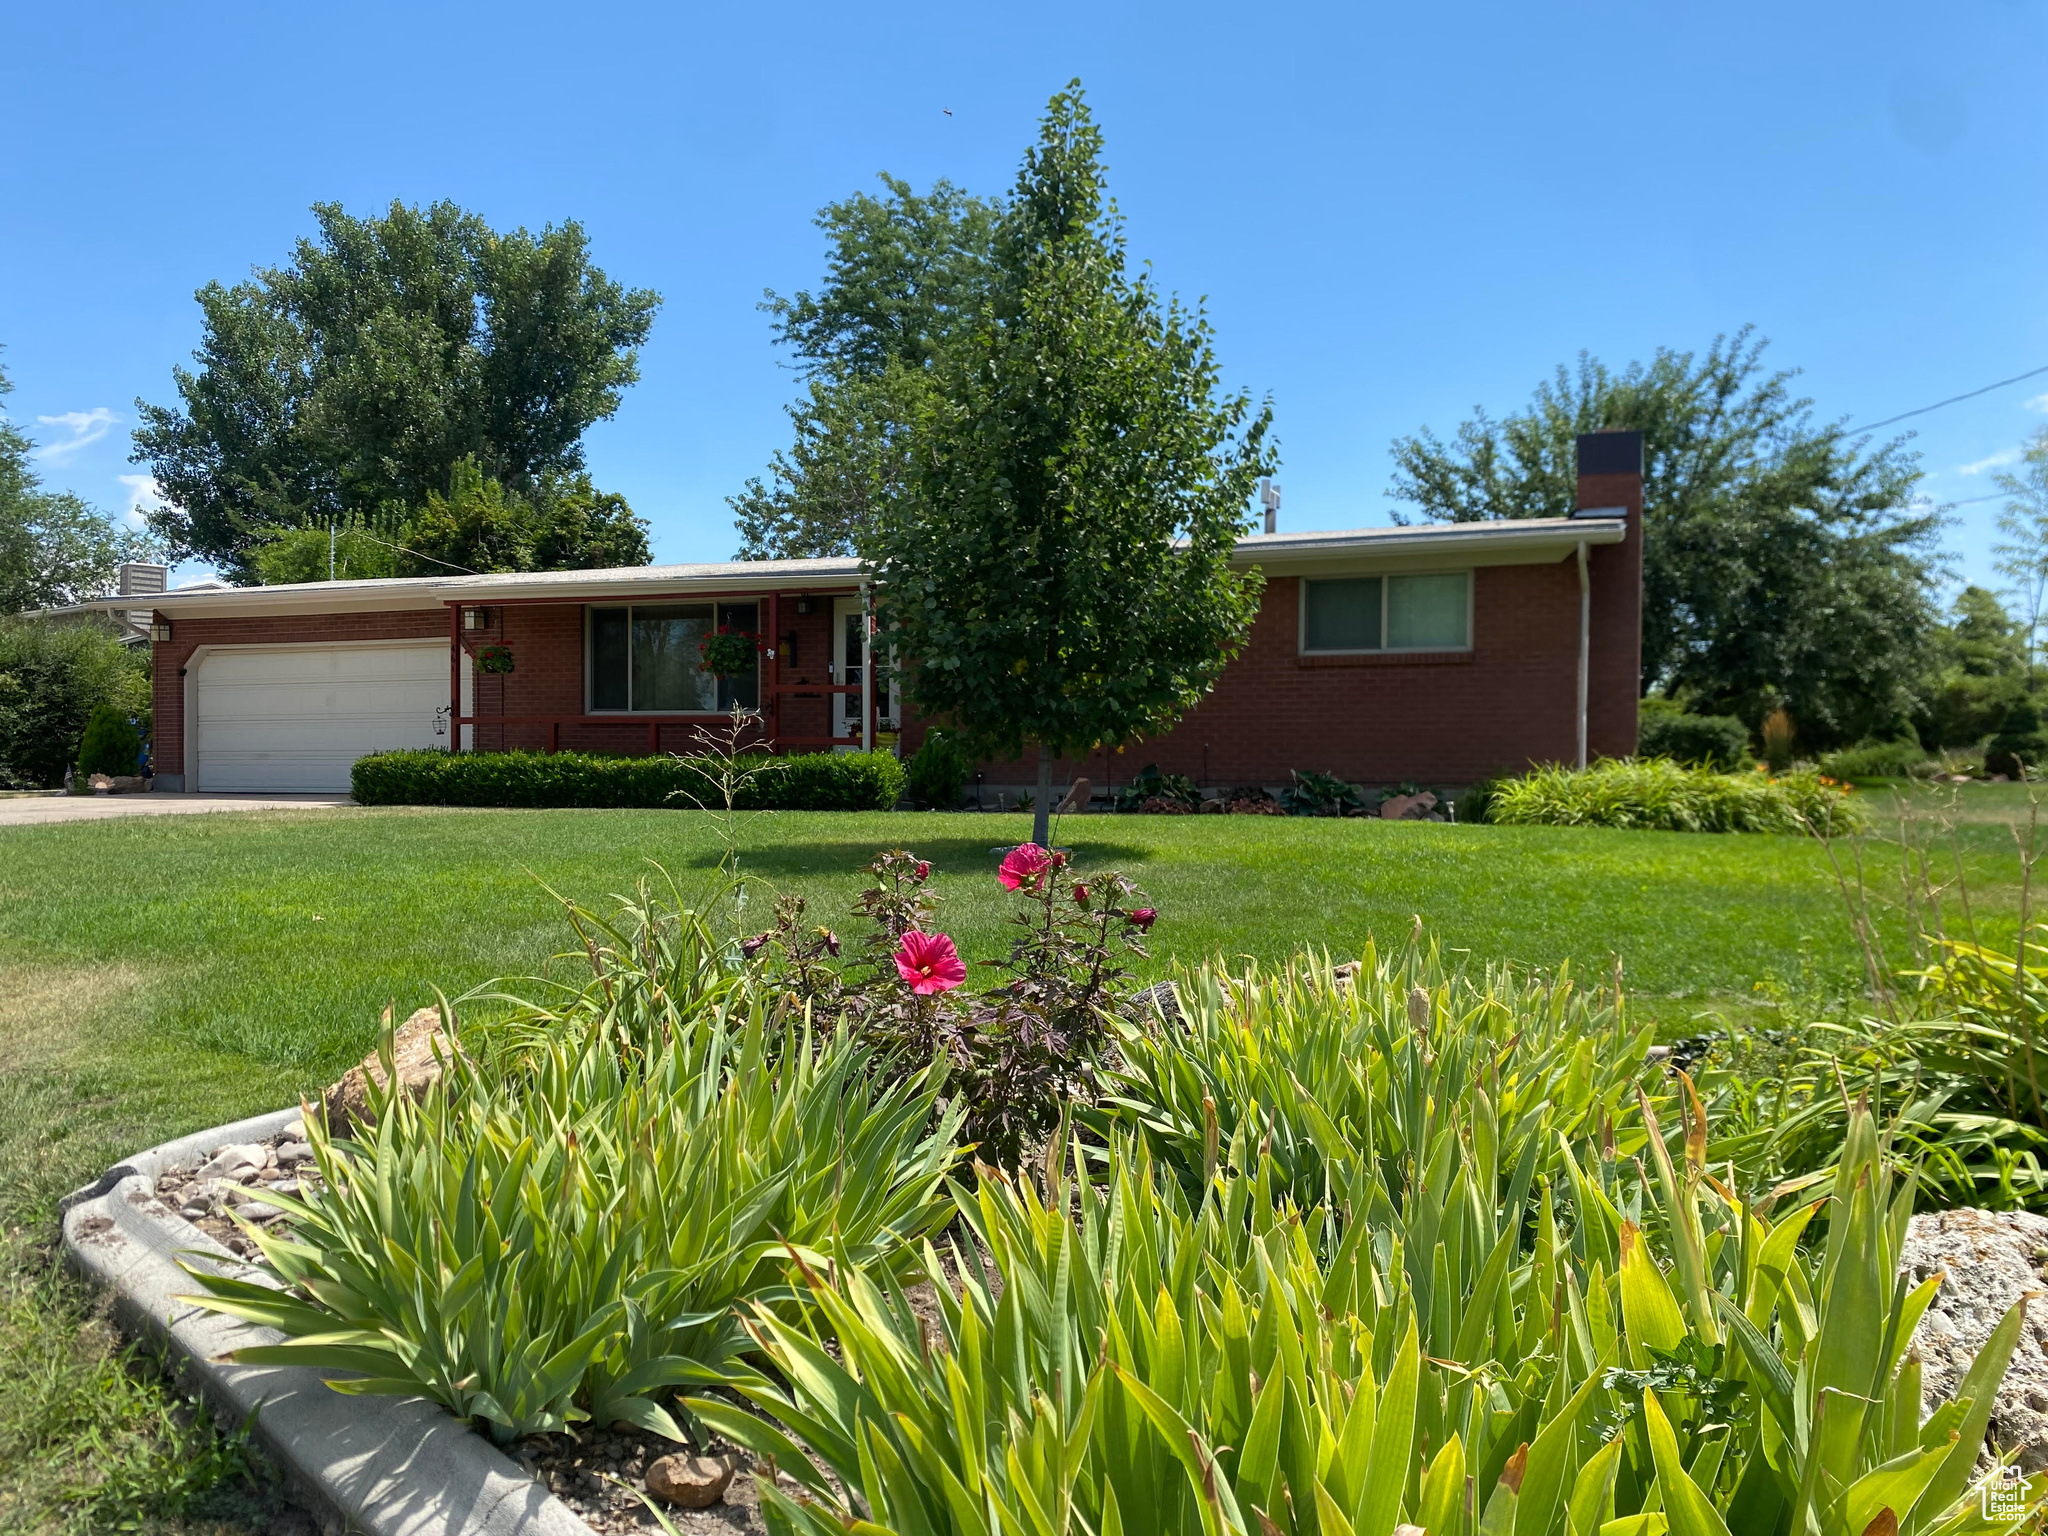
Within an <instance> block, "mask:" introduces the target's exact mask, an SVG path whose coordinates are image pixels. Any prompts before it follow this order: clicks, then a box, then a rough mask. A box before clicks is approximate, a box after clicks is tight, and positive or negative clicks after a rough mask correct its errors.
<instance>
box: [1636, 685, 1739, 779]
mask: <svg viewBox="0 0 2048 1536" xmlns="http://www.w3.org/2000/svg"><path fill="white" fill-rule="evenodd" d="M1636 752H1637V754H1638V755H1639V756H1642V757H1668V758H1670V759H1672V760H1673V761H1674V762H1680V763H1695V764H1698V765H1700V766H1702V767H1707V768H1718V769H1720V770H1722V771H1723V772H1726V771H1727V770H1729V769H1731V768H1746V767H1748V766H1749V764H1750V763H1751V762H1752V761H1753V759H1752V758H1751V756H1750V751H1749V727H1748V726H1746V725H1744V724H1743V723H1742V722H1741V721H1740V720H1738V719H1736V718H1735V717H1734V716H1733V715H1690V714H1687V713H1686V712H1685V711H1684V710H1682V709H1680V708H1678V707H1677V706H1676V705H1674V704H1671V703H1669V702H1668V701H1666V700H1663V699H1655V698H1650V699H1644V700H1643V701H1642V704H1641V706H1640V707H1639V712H1638V714H1637V716H1636Z"/></svg>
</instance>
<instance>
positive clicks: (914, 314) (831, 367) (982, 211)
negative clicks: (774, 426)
mask: <svg viewBox="0 0 2048 1536" xmlns="http://www.w3.org/2000/svg"><path fill="white" fill-rule="evenodd" d="M881 180H882V184H883V187H884V189H885V194H884V195H883V196H881V197H874V196H870V195H869V194H867V193H865V192H861V193H856V194H855V195H854V196H852V197H850V198H847V199H846V200H844V201H843V202H837V203H832V204H829V205H828V206H827V207H825V208H824V209H823V210H822V211H821V212H820V213H819V215H818V218H817V224H818V227H819V228H820V229H822V230H824V231H825V234H826V236H827V238H828V241H829V245H830V254H829V255H828V257H827V260H826V272H825V281H824V283H823V285H822V286H821V287H820V288H819V290H818V291H817V292H816V293H812V292H810V291H808V290H805V291H802V292H799V293H797V294H796V295H795V296H794V297H791V298H784V297H783V296H781V295H779V294H776V293H774V292H772V291H771V292H770V293H769V294H768V296H767V299H766V301H765V302H764V303H763V304H762V306H761V307H762V308H763V309H764V310H766V311H767V312H768V313H769V314H770V315H771V316H772V317H773V328H774V331H775V339H776V342H777V343H778V344H779V345H781V346H784V347H787V348H788V349H789V352H790V354H791V356H792V358H793V360H794V362H793V366H794V367H795V368H796V369H797V370H798V371H799V372H800V373H801V374H802V375H803V378H804V394H803V397H802V398H801V399H800V400H798V401H797V402H796V403H795V404H793V405H791V406H790V407H789V408H788V409H789V417H790V423H791V425H792V426H793V427H794V429H795V440H794V442H793V444H792V445H791V447H790V448H789V449H788V450H787V451H786V452H779V453H777V454H776V455H775V459H774V462H773V463H772V464H771V465H770V466H769V474H768V479H767V481H766V482H765V483H764V482H763V481H762V480H761V479H760V478H758V477H756V478H754V479H751V480H749V481H748V482H747V484H746V486H745V488H744V489H742V490H741V492H740V493H739V494H738V495H737V496H733V497H729V498H728V501H729V503H730V505H731V507H732V509H733V512H734V514H735V517H734V521H735V524H736V526H737V527H738V529H739V532H740V558H742V559H756V560H759V559H769V558H774V557H783V558H802V557H807V556H816V555H850V554H853V553H855V552H856V551H857V550H858V548H859V547H860V542H861V539H862V538H863V537H864V536H865V534H866V532H867V530H869V529H870V528H872V527H873V526H874V524H875V521H876V519H877V518H878V517H879V515H880V509H881V507H882V505H883V504H884V503H885V502H886V501H888V500H890V499H892V498H895V497H898V496H901V495H902V494H903V493H904V486H905V482H906V476H907V475H908V472H909V462H910V461H909V438H910V429H911V425H912V423H914V422H915V420H916V419H917V415H918V410H919V407H920V403H921V401H922V400H923V398H924V392H925V390H926V388H927V387H928V384H929V381H930V379H931V377H932V374H933V371H934V369H935V367H936V364H937V360H938V358H939V356H940V354H941V353H942V351H943V350H944V349H945V347H946V346H947V345H948V343H949V342H950V341H951V340H952V339H953V338H954V337H955V336H956V335H958V334H959V333H960V332H961V331H962V330H963V329H964V328H965V327H967V326H968V325H970V324H971V323H972V321H973V317H974V316H975V315H977V314H978V313H979V312H980V309H981V307H982V305H983V303H984V302H985V300H986V298H987V294H988V287H989V282H990V277H991V274H992V271H993V267H992V261H993V252H994V238H995V234H994V232H995V226H996V221H997V219H998V218H999V217H1000V214H1001V205H1000V204H997V203H993V202H988V201H985V200H983V199H981V198H977V197H973V196H970V195H969V194H967V193H965V192H963V191H961V190H960V189H959V188H958V187H956V186H954V185H953V184H952V183H950V182H946V181H940V182H938V183H937V184H935V185H934V186H933V187H932V190H931V191H930V192H929V193H925V194H922V195H920V194H919V193H917V192H915V191H913V190H912V189H911V187H910V185H909V184H908V183H907V182H903V181H900V180H898V179H897V178H895V177H892V176H883V177H882V178H881Z"/></svg>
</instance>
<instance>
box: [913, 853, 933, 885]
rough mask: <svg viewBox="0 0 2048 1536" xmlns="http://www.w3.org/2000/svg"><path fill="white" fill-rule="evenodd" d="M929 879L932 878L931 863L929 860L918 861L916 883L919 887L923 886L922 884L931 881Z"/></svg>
mask: <svg viewBox="0 0 2048 1536" xmlns="http://www.w3.org/2000/svg"><path fill="white" fill-rule="evenodd" d="M931 877H932V866H931V861H930V860H929V859H919V860H918V861H917V883H918V884H919V885H922V884H924V883H925V881H927V880H929V879H931Z"/></svg>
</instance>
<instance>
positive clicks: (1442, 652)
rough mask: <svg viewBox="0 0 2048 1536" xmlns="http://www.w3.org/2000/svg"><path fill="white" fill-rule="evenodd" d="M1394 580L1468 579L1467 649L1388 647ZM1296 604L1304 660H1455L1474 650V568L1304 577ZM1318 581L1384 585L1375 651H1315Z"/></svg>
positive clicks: (1299, 645)
mask: <svg viewBox="0 0 2048 1536" xmlns="http://www.w3.org/2000/svg"><path fill="white" fill-rule="evenodd" d="M1390 576H1462V577H1464V578H1465V643H1464V644H1463V645H1388V644H1387V620H1388V615H1389V612H1390V606H1391V605H1390V604H1389V603H1388V601H1387V578H1388V577H1390ZM1299 580H1300V583H1301V586H1300V588H1299V590H1298V591H1297V593H1296V599H1297V600H1296V602H1295V605H1294V607H1295V616H1294V617H1295V636H1294V648H1295V653H1296V654H1297V655H1301V656H1452V655H1458V654H1461V653H1464V652H1468V651H1470V650H1471V649H1472V621H1473V589H1474V588H1475V587H1477V586H1478V583H1477V582H1476V581H1474V580H1473V579H1472V568H1471V567H1470V566H1452V567H1450V568H1449V569H1447V570H1446V569H1436V570H1427V571H1359V572H1357V573H1356V574H1347V575H1331V576H1303V577H1300V578H1299ZM1318 581H1377V582H1378V583H1379V584H1380V643H1379V645H1378V647H1377V648H1375V649H1373V650H1321V649H1316V650H1311V649H1310V648H1309V643H1308V589H1309V588H1310V586H1312V585H1313V584H1314V583H1316V582H1318Z"/></svg>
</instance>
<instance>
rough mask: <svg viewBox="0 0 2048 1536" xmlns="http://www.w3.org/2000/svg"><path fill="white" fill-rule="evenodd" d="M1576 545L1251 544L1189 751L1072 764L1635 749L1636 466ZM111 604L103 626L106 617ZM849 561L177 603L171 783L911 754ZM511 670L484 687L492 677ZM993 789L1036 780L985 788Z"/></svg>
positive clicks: (1390, 762) (1128, 770) (1473, 756)
mask: <svg viewBox="0 0 2048 1536" xmlns="http://www.w3.org/2000/svg"><path fill="white" fill-rule="evenodd" d="M1578 502H1579V507H1580V511H1579V512H1578V513H1577V515H1575V516H1573V517H1570V518H1556V519H1544V520H1523V521H1501V522H1487V523H1460V524H1442V525H1432V526H1427V527H1415V528H1364V529H1357V530H1353V531H1350V532H1343V533H1300V534H1281V533H1273V534H1262V535H1254V536H1252V537H1248V538H1246V539H1245V540H1244V541H1243V542H1242V543H1241V544H1240V545H1239V548H1238V559H1239V562H1240V563H1241V564H1242V565H1245V566H1257V567H1258V568H1259V569H1260V570H1261V571H1263V572H1264V574H1265V577H1266V589H1265V596H1264V599H1263V601H1262V606H1261V609H1260V613H1259V616H1258V619H1257V621H1256V623H1255V624H1254V625H1253V628H1252V632H1251V635H1250V638H1249V640H1248V641H1247V643H1246V645H1245V648H1244V650H1243V652H1242V654H1240V655H1239V656H1238V658H1237V659H1236V660H1235V661H1233V662H1232V663H1231V664H1230V666H1229V667H1228V668H1227V669H1226V670H1225V672H1224V674H1223V677H1222V679H1221V681H1220V682H1219V683H1218V684H1217V686H1216V688H1215V690H1214V692H1213V693H1212V694H1211V695H1210V696H1209V697H1208V698H1207V699H1205V700H1204V701H1203V702H1202V703H1201V704H1200V705H1199V706H1198V707H1196V708H1195V709H1194V710H1193V711H1191V712H1190V713H1189V714H1188V715H1187V716H1186V717H1185V718H1184V719H1183V720H1182V721H1181V723H1180V724H1179V725H1178V726H1176V727H1175V728H1174V729H1173V730H1172V731H1170V732H1168V733H1167V734H1166V735H1164V736H1162V737H1160V738H1158V739H1156V740H1153V741H1146V742H1140V743H1133V744H1130V745H1129V746H1128V747H1127V748H1126V750H1125V751H1124V752H1123V753H1122V754H1121V755H1117V756H1110V755H1106V754H1104V753H1097V754H1095V755H1094V756H1093V757H1091V758H1089V759H1087V760H1082V761H1076V762H1071V763H1067V764H1063V765H1062V766H1061V771H1060V779H1061V781H1062V782H1064V781H1065V779H1066V778H1068V777H1070V776H1071V775H1073V774H1087V775H1088V776H1089V777H1091V778H1092V779H1093V780H1094V782H1095V784H1096V786H1097V788H1098V789H1100V788H1104V787H1108V786H1112V785H1114V784H1116V783H1118V782H1120V781H1128V780H1129V779H1130V777H1131V776H1132V775H1133V774H1134V773H1135V772H1136V771H1137V769H1138V768H1140V767H1141V766H1143V765H1144V764H1146V763H1157V764H1159V766H1160V767H1161V768H1162V769H1165V770H1166V771H1168V772H1176V773H1185V774H1187V775H1189V776H1190V777H1192V778H1195V779H1196V780H1197V781H1199V782H1201V783H1202V784H1204V785H1205V786H1217V787H1228V786H1232V785H1240V784H1266V785H1274V786H1277V785H1280V784H1284V783H1285V782H1286V781H1287V778H1288V774H1289V772H1290V771H1291V770H1293V769H1298V768H1299V769H1315V770H1318V771H1321V772H1327V773H1335V774H1339V775H1341V776H1343V777H1344V778H1347V779H1352V780H1356V781H1360V782H1364V783H1368V784H1390V783H1396V782H1399V781H1402V780H1407V779H1413V780H1417V781H1420V782H1424V783H1429V784H1435V785H1457V784H1466V783H1470V782H1472V781H1473V780H1475V779H1478V778H1481V777H1483V776H1485V775H1486V774H1488V773H1491V772H1493V771H1495V770H1498V769H1518V768H1521V767H1523V766H1525V765H1527V764H1529V763H1531V762H1543V761H1572V760H1574V759H1575V758H1577V757H1580V756H1582V755H1591V756H1596V757H1597V756H1600V755H1603V754H1610V755H1611V754H1622V753H1627V752H1631V751H1633V750H1634V748H1635V740H1636V696H1637V676H1638V671H1639V656H1640V651H1641V630H1642V442H1641V438H1640V436H1639V434H1636V433H1632V432H1605V433H1596V434H1592V435H1590V436H1587V437H1582V438H1581V439H1580V440H1579V496H1578ZM118 603H119V599H106V600H103V601H102V603H100V604H98V605H88V606H99V607H102V608H113V607H115V606H116V605H117V604H118ZM863 604H864V597H863V588H862V576H861V571H860V567H859V565H858V564H857V563H856V562H855V561H852V560H838V559H827V560H776V561H759V562H734V563H730V564H722V565H676V566H646V567H634V568H630V569H617V570H599V571H551V572H543V573H537V574H528V575H503V576H466V577H452V578H440V577H423V578H414V579H404V580H386V581H334V582H313V583H306V584H302V585H295V586H275V587H232V588H217V589H214V590H209V591H195V590H191V589H181V590H179V591H175V592H167V593H164V594H163V595H162V596H161V597H159V598H157V599H156V600H155V605H154V610H153V619H152V625H151V627H152V632H153V633H154V635H155V636H156V639H155V661H156V669H155V683H156V701H155V722H156V764H157V785H158V787H159V788H161V789H191V790H268V791H292V790H340V789H345V788H347V786H348V781H349V768H350V765H351V764H352V763H353V762H354V761H355V759H356V758H357V757H359V756H361V755H363V754H364V753H366V752H374V751H378V750H382V749H386V748H391V747H415V746H443V747H446V746H450V745H451V744H452V745H454V746H456V747H457V749H458V750H462V751H471V750H483V751H497V750H501V749H524V750H534V751H553V750H563V749H571V748H574V749H578V750H585V751H599V752H628V753H638V752H653V751H686V750H689V749H691V748H692V747H693V746H696V745H698V744H699V743H700V742H701V740H702V733H703V732H704V731H705V729H706V728H707V727H709V728H716V727H717V726H718V725H719V724H720V723H721V722H720V718H719V717H720V716H721V715H723V714H725V713H726V712H727V711H729V710H730V709H731V707H732V706H733V705H734V704H739V705H741V706H743V707H744V708H746V709H748V710H751V711H755V712H756V714H755V719H756V721H757V730H758V732H759V734H760V736H762V737H765V738H766V739H768V740H770V741H772V742H773V744H774V745H776V746H777V747H780V748H785V749H790V750H823V749H828V748H839V747H849V748H850V747H857V746H859V745H860V744H861V743H862V742H863V741H872V742H875V743H876V744H879V745H885V746H886V745H892V744H893V745H897V746H898V747H899V748H900V750H902V751H903V752H905V753H909V752H912V751H915V750H916V747H917V745H918V743H919V741H920V740H922V737H923V727H922V724H921V722H919V721H917V720H915V719H913V718H909V717H908V716H907V714H906V712H905V711H904V710H903V709H902V707H901V705H900V704H899V702H898V701H897V699H896V698H895V697H894V695H893V691H892V689H891V687H890V684H889V678H888V675H887V671H886V668H884V667H879V666H878V667H876V668H874V670H873V672H872V673H871V674H870V673H868V672H867V671H866V669H865V668H864V665H863V663H864V657H863V655H862V635H863V630H864V625H863V622H862V614H863V611H864V608H863ZM718 625H731V626H733V627H736V628H740V629H745V630H752V631H756V632H758V633H759V634H761V635H762V636H763V637H764V639H765V640H766V641H767V644H768V646H769V650H768V651H767V653H766V654H765V655H764V656H763V657H762V658H761V661H760V664H759V666H758V667H757V668H756V669H755V671H754V673H753V674H752V675H751V676H748V677H744V678H735V679H730V680H724V681H721V680H719V679H715V678H712V677H710V676H709V675H708V674H706V673H705V672H703V671H702V670H701V668H700V667H699V665H698V663H699V652H698V644H699V641H700V640H701V639H702V637H703V636H704V635H705V633H706V632H707V631H709V630H710V629H712V628H714V627H716V626H718ZM505 653H509V657H510V663H511V667H512V670H511V671H510V672H504V671H494V670H488V669H487V668H485V667H480V665H479V660H480V658H483V659H486V660H493V659H502V657H503V655H504V654H505ZM982 770H983V774H984V780H985V785H986V787H987V788H988V789H990V790H994V789H995V788H997V787H999V786H1023V785H1026V784H1029V783H1032V782H1034V781H1035V779H1036V777H1037V775H1036V765H1035V764H1034V763H991V764H984V765H982Z"/></svg>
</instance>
